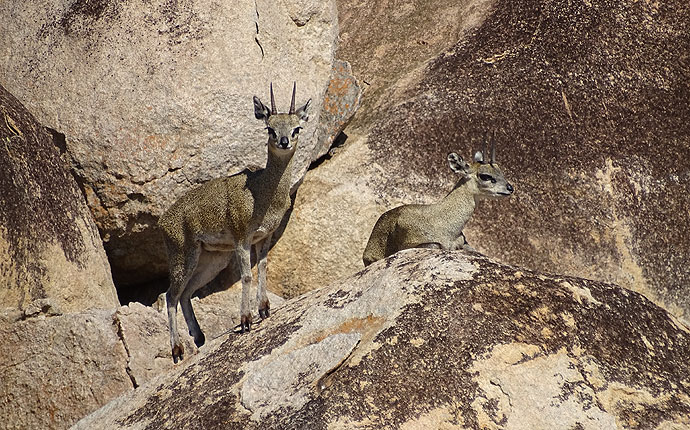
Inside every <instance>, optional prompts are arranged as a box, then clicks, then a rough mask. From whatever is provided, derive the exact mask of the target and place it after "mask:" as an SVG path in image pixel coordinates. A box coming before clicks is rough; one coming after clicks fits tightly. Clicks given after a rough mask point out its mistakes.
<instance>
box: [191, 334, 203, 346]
mask: <svg viewBox="0 0 690 430" xmlns="http://www.w3.org/2000/svg"><path fill="white" fill-rule="evenodd" d="M205 343H206V336H204V334H203V333H201V334H199V337H198V338H196V337H195V338H194V345H196V347H197V348H200V347H201V346H202V345H203V344H205Z"/></svg>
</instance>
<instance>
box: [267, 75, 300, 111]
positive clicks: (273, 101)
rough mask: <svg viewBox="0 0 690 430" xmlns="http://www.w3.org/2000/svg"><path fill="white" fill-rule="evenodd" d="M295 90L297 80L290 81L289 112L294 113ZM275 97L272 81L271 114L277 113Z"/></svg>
mask: <svg viewBox="0 0 690 430" xmlns="http://www.w3.org/2000/svg"><path fill="white" fill-rule="evenodd" d="M295 91H297V82H293V83H292V101H291V102H290V111H289V113H290V114H293V113H295ZM277 113H278V111H277V110H276V98H275V96H274V95H273V82H271V115H275V114H277Z"/></svg>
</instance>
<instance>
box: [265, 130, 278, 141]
mask: <svg viewBox="0 0 690 430" xmlns="http://www.w3.org/2000/svg"><path fill="white" fill-rule="evenodd" d="M266 130H268V134H270V135H271V137H272V138H274V139H275V138H276V137H278V135H277V134H276V131H275V130H273V129H272V128H271V127H266Z"/></svg>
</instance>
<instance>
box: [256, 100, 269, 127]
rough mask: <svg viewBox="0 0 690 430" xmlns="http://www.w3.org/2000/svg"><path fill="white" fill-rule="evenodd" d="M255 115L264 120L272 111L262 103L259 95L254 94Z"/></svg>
mask: <svg viewBox="0 0 690 430" xmlns="http://www.w3.org/2000/svg"><path fill="white" fill-rule="evenodd" d="M254 116H255V117H256V119H263V120H264V121H265V120H267V119H268V117H269V116H271V111H270V110H269V109H268V108H267V107H266V105H264V104H263V103H261V100H259V98H258V97H257V96H254Z"/></svg>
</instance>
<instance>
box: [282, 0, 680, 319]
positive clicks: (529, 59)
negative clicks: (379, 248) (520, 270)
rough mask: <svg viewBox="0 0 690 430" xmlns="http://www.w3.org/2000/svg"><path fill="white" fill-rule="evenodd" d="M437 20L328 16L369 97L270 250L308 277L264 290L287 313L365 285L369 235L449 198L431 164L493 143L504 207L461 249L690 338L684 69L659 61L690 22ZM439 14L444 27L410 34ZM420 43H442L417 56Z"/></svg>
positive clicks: (390, 8)
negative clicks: (287, 300)
mask: <svg viewBox="0 0 690 430" xmlns="http://www.w3.org/2000/svg"><path fill="white" fill-rule="evenodd" d="M452 7H455V12H452V10H451V9H450V8H451V6H450V5H446V6H443V5H440V4H436V3H432V4H430V5H429V7H426V6H422V5H417V6H415V7H414V8H413V7H412V6H409V7H407V6H406V7H403V6H402V5H401V4H400V3H399V2H378V3H377V6H376V7H372V6H371V4H370V3H367V2H364V3H362V2H350V1H345V0H343V1H340V2H339V9H340V18H341V20H340V23H341V33H342V37H341V44H340V47H339V51H338V55H339V57H340V58H343V59H345V60H347V61H349V62H350V63H351V64H352V68H353V72H354V74H355V76H357V77H358V78H359V79H360V80H362V81H364V82H369V83H371V87H370V88H368V89H367V91H366V92H365V95H364V98H363V101H362V107H361V109H360V110H359V112H358V114H357V115H356V116H355V118H354V119H353V121H352V122H351V124H350V126H348V128H347V129H346V130H345V132H346V133H347V135H348V140H347V143H346V145H345V147H343V148H341V149H340V150H338V152H337V153H336V155H335V156H334V157H333V158H332V159H331V160H329V161H327V162H325V163H324V164H323V165H322V166H320V167H319V169H316V170H314V171H311V172H309V174H308V175H307V176H306V178H305V181H304V183H303V185H302V187H301V188H300V191H299V192H300V194H302V195H304V196H308V199H305V200H307V201H306V203H305V201H302V202H300V200H299V199H300V196H299V195H298V201H297V203H296V205H295V211H294V213H293V215H292V221H291V225H289V226H288V231H286V236H284V238H283V239H282V240H285V241H286V243H291V242H293V241H295V240H296V239H295V237H298V239H297V241H298V243H300V244H311V246H301V247H300V248H298V249H299V250H300V251H299V253H298V254H299V258H300V261H304V262H306V263H305V264H303V265H295V266H294V269H293V270H292V271H290V272H287V271H286V272H285V274H284V275H283V274H280V276H281V277H280V278H277V279H274V280H273V284H274V285H276V284H281V283H284V284H285V285H286V288H289V293H290V294H291V295H295V294H297V293H300V292H303V291H306V290H309V289H311V288H315V287H318V286H321V285H325V284H327V283H328V282H331V281H333V280H334V279H337V278H338V277H340V276H342V275H343V273H342V272H341V271H340V268H343V267H345V268H347V269H346V270H350V268H353V267H362V266H359V265H360V264H361V262H360V259H361V250H362V249H363V247H364V244H365V243H366V239H367V237H368V235H369V233H370V231H371V228H372V227H373V225H374V223H375V221H376V219H377V217H378V216H379V215H380V214H381V213H383V212H384V211H385V210H387V209H390V208H392V207H394V206H397V205H399V204H402V203H428V202H431V201H435V200H437V199H439V198H441V197H442V196H443V195H444V194H445V193H447V192H448V191H449V190H450V189H451V188H452V185H453V183H454V181H455V180H456V177H455V176H454V175H453V174H452V173H451V172H450V171H449V170H448V168H447V166H446V161H445V160H446V154H447V153H449V152H451V151H455V152H458V153H460V154H462V155H463V156H469V155H470V154H472V153H473V152H474V151H475V150H477V149H479V147H480V146H481V139H482V136H483V135H484V133H485V132H494V133H495V135H496V141H497V144H498V148H497V151H498V153H497V154H498V161H499V163H501V165H502V167H503V168H504V170H505V172H506V176H507V177H508V179H509V180H510V182H511V183H512V184H513V185H514V186H515V188H516V192H515V194H514V195H513V196H512V197H511V198H510V199H509V200H501V201H495V202H491V201H487V202H482V203H480V204H479V206H478V208H477V211H476V212H475V216H474V217H473V218H472V219H471V220H470V222H469V223H468V225H467V227H466V231H465V233H466V236H467V238H468V241H469V242H470V244H471V245H472V246H474V247H475V248H477V249H479V250H482V251H483V252H485V253H486V254H488V255H492V256H495V257H496V258H500V259H501V260H502V261H506V262H510V263H512V264H516V265H521V266H526V267H530V268H533V269H536V270H541V271H545V272H550V273H564V274H568V275H574V276H581V277H585V278H593V279H599V280H603V281H608V282H615V283H618V284H620V285H622V286H625V287H628V288H631V289H634V290H636V291H638V292H641V293H643V294H645V295H646V296H647V297H649V298H650V299H652V300H653V301H655V302H656V303H658V304H660V305H663V306H665V307H666V308H667V309H669V310H670V311H671V312H673V313H674V314H675V315H677V316H678V317H679V318H681V319H682V320H683V321H684V322H685V323H686V324H687V323H690V292H689V291H688V286H689V285H690V265H688V264H687V262H686V258H685V256H686V255H689V254H690V241H688V240H685V236H686V234H685V232H686V231H690V217H688V216H687V215H688V213H690V193H689V192H688V187H687V182H688V180H690V173H689V172H690V160H689V159H688V157H685V156H684V154H686V153H687V152H688V150H690V146H689V144H688V142H690V122H689V121H687V118H689V117H690V104H688V103H687V100H689V99H690V77H689V76H688V74H687V73H686V72H685V70H686V69H687V64H685V63H683V62H682V61H676V62H669V61H668V59H669V58H686V57H687V53H688V52H690V38H688V37H685V35H687V34H688V33H690V28H688V26H689V25H690V6H688V5H687V4H686V3H684V2H681V1H677V0H674V1H672V2H671V3H664V4H663V5H657V4H653V3H644V2H635V1H623V2H610V1H604V2H599V3H596V4H594V3H587V2H585V3H577V2H570V3H568V4H561V3H552V2H536V3H535V2H529V1H518V2H514V1H511V2H506V1H495V2H486V1H469V2H465V3H463V4H462V5H461V6H452ZM437 10H441V11H443V13H440V15H442V16H444V17H445V16H448V22H449V24H446V25H444V24H442V23H439V24H438V25H433V26H429V25H426V24H424V23H426V22H428V21H429V20H431V19H434V18H436V17H437V16H438V15H439V13H438V11H437ZM463 11H464V12H463ZM448 13H450V15H447V14H448ZM384 16H390V17H391V18H390V19H389V20H386V19H383V18H382V17H384ZM430 27H433V28H434V32H432V33H433V34H436V32H439V33H441V34H445V35H447V38H446V39H444V40H438V41H434V42H433V43H430V44H429V45H424V44H420V45H419V46H416V47H415V46H414V43H415V42H414V41H416V40H426V39H424V38H423V36H421V35H420V34H423V33H424V31H423V30H425V29H428V28H430ZM364 28H366V29H367V31H362V29H364ZM410 32H412V33H410ZM432 33H428V32H427V33H426V34H432ZM410 34H412V35H414V36H412V37H410ZM418 35H419V36H418ZM450 35H456V36H455V39H453V38H451V36H450ZM374 38H375V39H376V40H381V41H384V42H385V43H381V44H372V39H374ZM434 40H435V39H434ZM405 48H409V49H408V50H406V49H405ZM379 51H380V52H379ZM393 51H395V52H399V53H400V55H389V54H390V53H391V52H393ZM376 52H379V54H378V55H374V54H376ZM408 52H409V53H410V54H409V55H408ZM439 53H440V54H439ZM379 74H380V76H381V78H379V79H377V77H378V76H379ZM329 164H338V166H337V167H330V166H328V165H329ZM351 183H356V184H357V185H356V186H350V185H349V184H351ZM344 202H347V203H349V205H348V204H347V203H344ZM329 208H334V209H329ZM335 208H337V209H335ZM290 230H291V231H293V232H295V234H294V235H290V233H289V232H290ZM324 238H330V239H328V240H324ZM314 244H318V246H315V245H314ZM279 245H280V244H279ZM335 256H337V257H335ZM334 261H337V263H335V264H334ZM311 262H314V264H313V265H312V263H311ZM317 262H324V263H327V264H328V265H326V266H321V267H328V269H327V270H324V269H323V268H313V266H316V265H317ZM276 275H278V274H276Z"/></svg>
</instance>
